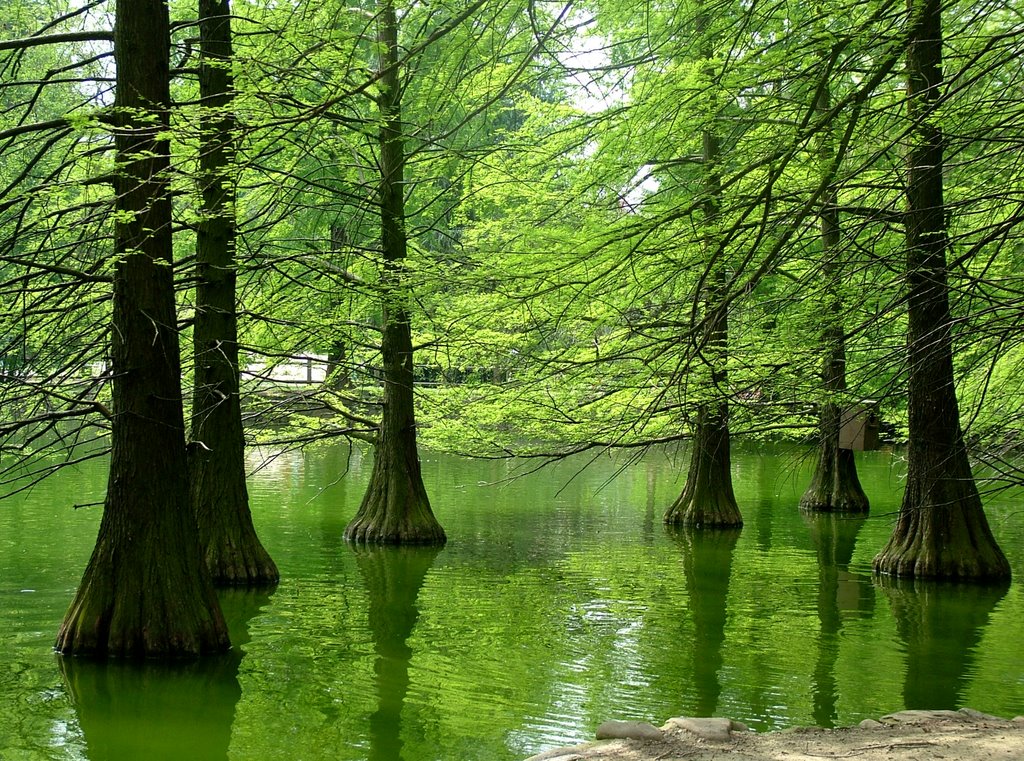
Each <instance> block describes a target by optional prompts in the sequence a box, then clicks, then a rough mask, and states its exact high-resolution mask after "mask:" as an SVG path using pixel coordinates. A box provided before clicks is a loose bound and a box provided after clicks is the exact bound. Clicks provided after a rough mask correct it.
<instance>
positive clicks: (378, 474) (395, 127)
mask: <svg viewBox="0 0 1024 761" xmlns="http://www.w3.org/2000/svg"><path fill="white" fill-rule="evenodd" d="M377 42H378V45H379V48H380V51H381V52H380V56H381V60H380V64H381V66H380V70H381V77H380V89H381V94H380V96H379V98H378V103H379V106H380V113H381V120H382V124H381V129H380V175H381V176H380V199H379V202H380V212H381V249H382V253H383V263H382V272H381V291H382V299H383V303H382V310H381V311H382V317H383V323H384V325H383V330H382V336H381V355H382V358H383V365H384V411H383V414H382V417H381V424H380V431H379V435H378V441H377V446H376V451H375V453H374V461H373V471H372V473H371V474H370V483H369V485H368V486H367V489H366V495H365V496H364V497H363V501H362V504H361V505H360V506H359V511H358V512H357V513H356V516H355V518H353V519H352V522H351V523H349V525H348V527H347V528H346V529H345V538H346V539H348V540H349V541H355V542H376V543H387V544H441V543H443V542H444V541H445V539H446V537H445V533H444V529H442V528H441V524H440V523H438V522H437V519H436V518H435V517H434V513H433V511H431V509H430V500H429V499H428V498H427V490H426V488H425V487H424V486H423V477H422V475H421V474H420V461H419V454H418V453H417V450H416V413H415V405H414V400H413V356H412V329H411V326H410V324H409V312H408V307H407V303H408V295H407V293H406V289H407V288H408V285H407V283H406V282H405V273H404V261H405V257H406V237H405V197H404V194H405V182H404V173H405V154H404V146H403V144H402V112H401V88H400V83H399V77H398V21H397V19H396V16H395V7H394V4H393V2H392V1H391V0H384V4H383V7H382V8H381V11H380V15H379V17H378V39H377Z"/></svg>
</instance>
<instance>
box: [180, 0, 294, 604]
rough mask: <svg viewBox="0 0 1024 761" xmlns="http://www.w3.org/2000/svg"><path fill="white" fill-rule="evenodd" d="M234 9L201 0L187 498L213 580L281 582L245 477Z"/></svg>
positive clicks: (223, 3) (212, 0) (221, 1)
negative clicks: (198, 209) (198, 211)
mask: <svg viewBox="0 0 1024 761" xmlns="http://www.w3.org/2000/svg"><path fill="white" fill-rule="evenodd" d="M230 14H231V10H230V7H229V5H228V0H199V34H200V49H201V61H200V77H199V91H200V95H201V96H202V98H203V104H204V106H205V107H206V108H207V109H209V111H207V112H206V114H205V115H204V117H203V120H202V128H201V134H200V158H199V162H200V183H201V185H202V194H203V199H202V200H203V209H202V211H203V214H202V218H201V221H200V222H199V225H198V229H197V231H196V269H197V283H196V316H195V326H194V328H193V344H194V356H195V389H194V391H193V394H192V430H191V439H192V442H193V444H192V445H191V446H190V447H189V468H190V476H191V486H190V488H191V497H192V507H193V509H194V510H195V514H196V520H197V521H198V523H199V536H200V541H201V542H202V545H203V548H204V550H205V557H206V564H207V566H208V567H209V569H210V573H211V574H212V575H213V580H214V583H216V584H222V585H264V584H275V583H277V581H278V572H277V566H275V565H274V561H273V560H271V558H270V555H269V554H267V551H266V550H265V549H264V548H263V545H262V544H261V543H260V540H259V537H258V536H257V535H256V529H255V527H254V526H253V522H252V514H251V513H250V511H249V494H248V492H247V491H246V486H245V435H244V431H243V429H242V411H241V404H240V400H239V394H238V326H237V312H236V308H235V279H236V276H235V238H236V234H235V203H234V200H235V199H234V188H233V186H232V181H231V179H230V177H229V176H228V173H229V172H230V171H231V167H232V165H233V164H234V154H235V149H234V141H235V130H236V128H237V125H236V123H235V117H234V114H233V113H232V111H231V101H232V96H233V89H234V86H233V78H232V74H231V68H230V67H231V16H230Z"/></svg>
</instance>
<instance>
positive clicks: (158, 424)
mask: <svg viewBox="0 0 1024 761" xmlns="http://www.w3.org/2000/svg"><path fill="white" fill-rule="evenodd" d="M114 37H115V39H114V56H115V60H116V62H117V76H118V82H117V96H116V100H115V104H114V106H115V109H116V110H117V111H118V113H120V114H121V115H122V117H121V118H122V123H121V126H120V127H119V129H118V130H117V132H116V136H115V141H116V150H117V160H118V166H119V167H120V171H119V172H118V174H117V177H116V180H115V190H116V194H117V195H116V207H115V208H116V211H117V223H116V226H115V231H114V237H115V253H116V254H117V257H118V259H117V263H116V265H115V268H114V299H113V318H112V328H111V359H112V365H113V367H112V369H113V408H114V420H113V425H112V428H113V431H112V441H111V448H112V449H111V457H110V476H109V481H108V484H107V497H106V502H105V506H104V511H103V518H102V520H101V522H100V529H99V535H98V537H97V540H96V548H95V549H94V551H93V554H92V557H91V558H90V560H89V564H88V566H87V567H86V569H85V574H84V576H83V578H82V582H81V585H80V586H79V588H78V591H77V593H76V595H75V599H74V601H73V602H72V603H71V607H70V609H69V610H68V612H67V614H66V616H65V618H64V623H63V624H62V626H61V629H60V633H59V634H58V636H57V643H56V648H57V650H58V651H59V652H61V653H65V654H73V655H90V656H132V657H157V658H173V657H181V656H196V655H200V654H203V653H210V652H219V651H224V650H227V649H228V647H229V641H228V632H227V627H226V626H225V623H224V617H223V615H222V614H221V610H220V606H219V604H218V602H217V597H216V593H215V592H214V588H213V584H212V583H211V581H210V576H209V574H208V573H207V571H206V568H205V566H204V565H203V562H202V553H201V549H200V545H199V538H198V531H197V528H196V522H195V517H194V515H193V513H192V510H191V509H190V506H189V501H188V474H187V465H186V455H185V423H184V415H183V410H182V399H181V386H180V378H181V359H180V355H179V347H178V333H177V326H176V318H175V307H174V283H173V278H172V271H171V270H172V268H171V253H172V246H171V199H170V193H169V177H168V174H169V167H170V151H169V144H168V142H167V138H166V134H167V130H168V129H169V117H168V105H169V103H170V94H169V73H168V64H169V58H170V46H169V42H170V35H169V28H168V14H167V6H166V4H165V3H164V2H162V0H118V2H117V5H116V24H115V32H114Z"/></svg>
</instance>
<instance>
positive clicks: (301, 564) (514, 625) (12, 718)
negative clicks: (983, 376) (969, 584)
mask: <svg viewBox="0 0 1024 761" xmlns="http://www.w3.org/2000/svg"><path fill="white" fill-rule="evenodd" d="M263 454H264V455H266V454H268V453H266V452H264V453H263ZM257 463H258V459H257V458H256V457H255V456H254V458H253V465H254V466H255V465H256V464H257ZM860 463H861V465H860V470H861V476H862V481H863V482H864V485H865V489H866V491H867V492H868V494H869V496H870V497H871V499H872V515H873V516H876V517H872V518H870V519H868V520H842V519H836V518H830V517H819V518H811V517H808V516H805V515H801V514H800V513H799V512H798V511H797V510H796V508H795V505H796V501H797V499H798V497H799V494H800V492H801V490H802V488H803V486H804V485H805V483H806V480H807V477H808V472H807V465H806V463H805V462H802V461H801V456H800V453H795V452H789V453H775V454H771V455H766V456H756V455H754V454H752V453H746V454H739V455H737V457H736V461H735V473H734V481H735V485H736V491H737V496H738V498H739V500H740V503H741V507H742V509H743V513H744V516H745V519H746V525H745V526H744V527H743V530H742V531H741V532H734V533H708V534H702V535H686V534H670V533H668V532H666V530H665V529H664V527H663V526H662V524H661V522H660V517H661V512H662V510H663V509H664V507H665V506H666V505H667V504H668V503H669V502H670V501H671V499H672V498H673V497H675V496H676V494H677V493H678V491H679V489H680V487H681V477H680V475H679V473H680V470H681V468H682V466H681V464H680V463H679V462H676V461H673V460H672V459H671V458H670V457H667V456H663V455H650V456H648V457H646V458H645V459H643V460H640V461H638V462H630V461H627V460H625V459H619V460H616V459H609V458H599V459H598V460H597V461H595V462H594V463H593V464H592V465H591V467H590V468H588V469H587V470H585V471H583V472H578V471H579V466H580V465H582V461H579V462H575V463H563V464H560V465H558V466H556V467H553V468H549V469H544V470H542V471H540V472H538V473H535V474H532V475H529V476H525V477H523V478H521V479H519V480H513V481H508V479H509V477H510V476H513V475H516V474H517V473H521V472H522V471H521V470H517V468H516V466H514V465H513V464H509V463H481V462H470V461H464V460H460V459H457V458H452V457H439V456H433V455H426V456H425V457H424V463H423V467H424V477H425V479H426V481H427V487H428V490H429V492H430V494H431V498H432V501H433V504H434V508H435V512H436V513H437V515H438V517H439V518H440V520H441V522H442V523H443V525H444V526H445V529H446V530H447V532H448V536H449V543H448V545H447V546H446V547H444V548H443V549H439V550H438V549H429V550H428V549H418V550H404V551H403V550H381V549H376V550H367V549H354V548H352V547H349V546H348V545H346V544H345V543H344V542H343V541H342V539H341V535H342V530H343V528H344V526H345V524H346V522H347V521H348V520H349V518H350V517H351V516H352V515H353V513H354V511H355V508H356V506H357V504H358V502H359V499H360V497H361V496H362V492H363V486H364V484H365V479H366V478H367V477H368V475H369V465H370V460H369V458H368V457H365V456H361V455H360V453H358V452H354V453H351V454H350V453H349V452H348V450H347V449H337V450H330V451H321V452H316V453H307V454H305V455H303V454H299V453H290V454H285V455H280V456H278V457H276V458H273V459H272V460H270V461H269V463H268V464H266V465H265V466H264V467H263V468H262V469H260V470H258V471H257V472H256V473H254V475H253V477H252V479H251V493H252V500H253V509H254V515H255V520H256V523H257V525H258V527H259V529H260V533H261V536H262V538H263V541H264V543H265V544H266V546H267V547H268V549H269V550H270V552H271V554H272V555H273V556H274V558H275V559H276V561H277V563H278V565H279V566H280V569H281V573H282V578H283V581H282V583H281V585H280V587H279V588H278V589H277V590H275V591H274V592H273V593H271V594H253V593H247V592H239V591H228V592H225V593H224V594H223V596H222V601H223V605H224V608H225V612H226V614H227V616H228V618H229V621H230V624H231V629H232V638H233V641H234V642H235V644H236V648H235V650H234V651H233V652H232V653H231V654H230V655H228V656H225V657H221V658H215V659H209V660H204V661H202V662H198V663H191V664H182V665H178V666H170V667H168V666H159V665H143V666H137V665H126V664H112V665H97V664H94V663H89V662H82V661H78V660H74V659H61V658H58V657H56V656H55V655H54V654H53V653H52V650H51V647H52V644H53V640H54V636H55V633H56V631H57V627H58V625H59V623H60V620H61V617H62V616H63V613H64V610H65V607H66V606H67V604H68V603H69V602H70V600H71V597H72V593H73V590H74V588H75V585H76V584H77V582H78V580H79V578H80V575H81V572H82V569H83V568H84V565H85V563H86V561H87V559H88V555H89V552H90V551H91V547H92V542H93V540H94V538H95V533H96V527H97V525H98V520H99V512H98V509H96V508H93V509H80V510H73V509H72V508H71V506H72V505H73V504H83V503H88V502H93V501H96V500H98V499H100V498H101V497H102V491H103V486H104V479H105V471H104V465H103V463H99V462H98V463H95V464H94V465H90V466H89V467H84V468H81V469H79V470H77V471H73V472H72V471H68V472H65V473H63V474H62V475H60V476H59V477H57V478H55V479H52V480H49V481H47V482H45V483H43V484H41V485H39V486H37V487H35V488H34V489H33V490H32V491H30V492H28V493H27V494H25V495H22V496H20V497H16V498H13V499H10V500H8V501H6V502H3V503H0V759H3V761H21V760H22V759H89V760H90V761H107V760H110V761H113V760H115V759H116V760H118V761H120V760H122V759H126V760H127V759H131V760H132V761H135V760H137V759H169V760H170V759H174V760H178V759H181V760H182V761H185V760H192V759H210V760H211V761H212V760H213V759H218V760H219V759H233V760H238V761H242V760H248V759H253V760H262V759H289V760H291V761H300V760H303V759H308V760H309V761H319V760H320V759H324V760H325V761H326V760H327V759H331V760H332V761H336V760H338V759H340V760H342V761H345V760H355V759H375V760H379V761H397V760H398V759H403V760H404V761H429V760H432V759H442V760H444V761H449V760H451V761H463V760H474V759H479V760H481V761H502V760H503V759H519V758H523V757H525V756H528V755H531V754H533V753H537V752H539V751H541V750H544V749H547V748H550V747H553V746H557V745H561V744H565V743H570V742H578V741H582V740H586V739H590V738H591V737H592V733H593V730H594V727H595V726H596V725H597V724H598V723H599V722H600V721H602V720H604V719H608V718H640V719H647V720H650V721H653V722H655V723H661V722H663V721H664V720H665V719H666V718H668V717H670V716H673V715H686V714H688V715H717V716H729V717H733V718H737V719H740V720H743V721H745V722H747V723H748V724H750V725H751V726H752V727H755V728H757V729H759V730H767V729H773V728H781V727H785V726H790V725H793V724H809V723H815V724H825V725H833V724H852V723H856V722H857V721H859V720H861V719H863V718H865V717H875V716H878V715H880V714H883V713H886V712H889V711H893V710H897V709H900V708H903V707H930V708H955V707H961V706H971V707H973V708H976V709H979V710H982V711H988V712H992V713H995V714H999V715H1006V716H1013V715H1017V714H1020V713H1024V661H1022V659H1021V658H1020V655H1019V653H1020V643H1021V641H1022V639H1024V623H1022V622H1024V600H1022V594H1021V586H1020V584H1019V583H1016V582H1015V583H1014V584H1013V585H1012V586H1011V587H1009V588H1008V589H999V590H995V591H992V590H985V589H979V588H957V587H949V586H945V587H934V586H929V585H917V586H916V587H915V586H913V585H906V584H902V585H897V584H892V583H879V582H877V581H876V580H874V579H873V578H872V576H871V574H870V563H871V558H872V557H873V555H874V554H875V553H876V552H877V551H878V549H879V548H880V547H881V546H882V545H883V544H884V542H885V539H886V537H887V536H888V534H889V531H890V530H891V526H892V520H893V518H892V515H891V513H892V512H893V511H895V510H896V509H897V507H898V503H899V495H900V490H901V473H902V469H901V468H902V466H901V462H900V460H899V458H898V456H895V455H890V454H886V453H872V454H870V455H868V456H865V457H862V458H861V460H860ZM613 477H614V478H613ZM1022 503H1024V499H1022V497H1021V495H1020V494H1017V495H1004V496H1002V497H1001V498H999V499H993V500H990V501H989V504H988V510H989V515H990V520H991V523H992V526H993V530H994V532H995V533H996V535H997V537H998V539H999V541H1000V542H1001V544H1002V546H1003V548H1004V549H1005V550H1006V551H1007V554H1008V555H1009V556H1010V562H1011V564H1012V566H1013V569H1014V573H1015V574H1016V575H1017V577H1020V576H1021V574H1022V573H1024V553H1022V548H1024V541H1022V539H1024V514H1022V511H1021V504H1022Z"/></svg>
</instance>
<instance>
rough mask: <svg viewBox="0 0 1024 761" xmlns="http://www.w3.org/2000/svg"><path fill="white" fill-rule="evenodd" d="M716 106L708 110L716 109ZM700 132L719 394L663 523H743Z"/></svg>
mask: <svg viewBox="0 0 1024 761" xmlns="http://www.w3.org/2000/svg"><path fill="white" fill-rule="evenodd" d="M707 27H708V16H707V11H706V10H705V9H704V8H703V7H702V8H701V10H700V12H699V15H698V17H697V34H698V35H700V36H701V37H702V38H703V39H702V51H701V52H702V54H703V56H704V58H705V59H706V60H708V61H710V60H711V59H712V53H713V51H712V49H711V45H710V40H709V39H708V29H707ZM704 75H705V77H704V78H705V82H706V86H707V87H709V88H714V87H716V86H717V85H716V83H715V72H714V70H713V69H711V68H710V66H709V67H706V68H705V69H704ZM716 112H717V108H712V113H713V114H714V113H716ZM711 118H712V122H711V123H710V124H709V125H708V126H707V127H706V128H705V129H704V131H703V136H702V157H701V158H702V162H703V170H704V203H703V211H704V229H705V234H704V248H705V251H706V252H707V256H708V257H709V258H708V261H707V267H708V270H709V274H708V278H707V283H706V284H705V293H704V328H703V330H704V339H703V341H702V343H703V346H702V347H701V352H700V354H701V359H702V361H704V362H705V364H707V366H708V370H709V372H710V389H711V392H712V393H713V394H714V395H715V396H716V397H717V399H715V400H714V401H709V402H704V403H702V404H701V405H700V408H699V409H698V412H697V424H696V426H695V428H694V433H693V444H692V446H691V448H690V467H689V470H688V472H687V474H686V484H685V485H684V486H683V492H682V494H680V495H679V498H678V499H676V501H675V502H673V503H672V504H671V505H670V506H669V508H668V510H667V511H666V513H665V523H668V524H672V525H685V526H696V527H701V526H706V527H715V526H721V527H726V526H742V525H743V517H742V516H741V515H740V510H739V507H738V506H737V505H736V496H735V494H734V493H733V489H732V458H731V456H730V441H729V402H728V400H727V399H728V383H729V379H728V375H727V372H726V361H727V358H728V351H729V318H728V311H727V307H726V305H725V298H724V296H725V294H724V290H725V281H726V271H725V262H724V261H722V252H721V251H720V250H719V245H718V225H719V217H720V211H721V210H720V205H721V199H722V181H721V175H720V169H719V166H718V162H719V156H720V153H721V146H720V142H719V138H718V135H717V134H716V133H715V124H714V121H713V120H714V118H715V117H714V116H712V117H711Z"/></svg>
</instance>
